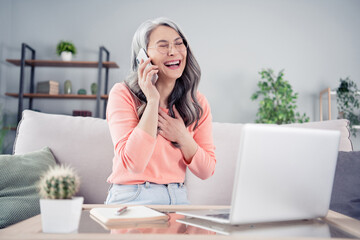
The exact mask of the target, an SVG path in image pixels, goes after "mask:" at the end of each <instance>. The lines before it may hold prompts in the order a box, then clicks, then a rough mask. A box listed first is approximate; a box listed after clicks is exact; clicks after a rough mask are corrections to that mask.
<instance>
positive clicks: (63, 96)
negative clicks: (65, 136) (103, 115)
mask: <svg viewBox="0 0 360 240" xmlns="http://www.w3.org/2000/svg"><path fill="white" fill-rule="evenodd" d="M5 95H6V96H10V97H15V98H18V97H19V94H18V93H5ZM23 96H24V98H54V99H96V95H80V94H44V93H24V95H23ZM101 99H108V95H101Z"/></svg>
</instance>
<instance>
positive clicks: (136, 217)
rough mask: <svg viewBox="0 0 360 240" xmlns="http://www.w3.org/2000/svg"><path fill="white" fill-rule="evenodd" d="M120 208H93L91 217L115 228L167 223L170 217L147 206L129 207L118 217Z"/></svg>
mask: <svg viewBox="0 0 360 240" xmlns="http://www.w3.org/2000/svg"><path fill="white" fill-rule="evenodd" d="M118 209H119V208H93V209H91V210H90V215H91V216H92V217H94V218H95V219H96V220H98V221H100V222H101V223H103V224H104V225H106V226H114V225H119V224H126V225H128V224H130V223H133V224H134V223H146V222H151V221H154V222H157V223H159V222H167V221H168V220H169V216H168V215H167V214H165V213H162V212H159V211H156V210H154V209H151V208H148V207H145V206H129V207H128V208H127V210H126V211H125V212H124V213H122V214H120V215H116V211H117V210H118Z"/></svg>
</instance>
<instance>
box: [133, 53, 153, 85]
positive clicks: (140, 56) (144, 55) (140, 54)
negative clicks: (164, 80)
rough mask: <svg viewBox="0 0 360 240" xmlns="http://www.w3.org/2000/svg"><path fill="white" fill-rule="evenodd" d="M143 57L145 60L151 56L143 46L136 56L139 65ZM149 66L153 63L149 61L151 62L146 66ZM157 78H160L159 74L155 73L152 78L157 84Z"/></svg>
mask: <svg viewBox="0 0 360 240" xmlns="http://www.w3.org/2000/svg"><path fill="white" fill-rule="evenodd" d="M141 59H142V60H144V62H145V61H146V60H148V59H149V57H148V55H147V53H146V51H145V49H143V48H141V49H140V51H139V54H138V55H137V57H136V62H137V63H138V65H139V64H140V62H141ZM149 66H152V64H151V63H149V64H148V65H147V66H146V68H148V67H149ZM146 68H145V69H146ZM157 80H158V75H157V74H154V75H153V77H152V79H151V82H152V84H155V83H156V81H157Z"/></svg>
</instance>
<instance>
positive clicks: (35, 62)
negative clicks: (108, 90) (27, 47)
mask: <svg viewBox="0 0 360 240" xmlns="http://www.w3.org/2000/svg"><path fill="white" fill-rule="evenodd" d="M6 61H7V62H9V63H12V64H14V65H15V66H20V64H21V60H20V59H6ZM25 66H34V67H83V68H97V67H98V62H95V61H93V62H89V61H54V60H25ZM103 67H104V68H119V66H118V65H117V64H116V63H115V62H103Z"/></svg>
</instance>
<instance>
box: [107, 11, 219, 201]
mask: <svg viewBox="0 0 360 240" xmlns="http://www.w3.org/2000/svg"><path fill="white" fill-rule="evenodd" d="M141 48H144V49H145V50H146V52H147V54H148V56H149V59H148V60H147V61H145V62H144V61H143V60H141V61H140V63H137V61H136V56H137V55H138V53H139V51H140V49H141ZM150 62H151V63H152V66H147V65H148V64H149V63H150ZM131 63H132V69H131V73H130V75H129V77H128V78H127V79H126V80H125V83H117V84H115V85H114V87H113V88H112V89H111V91H110V94H109V100H108V106H107V114H106V115H107V121H108V124H109V129H110V133H111V137H112V141H113V143H114V153H115V156H114V159H113V168H112V173H111V175H110V176H109V178H108V180H107V181H108V182H109V183H111V187H110V189H109V193H108V196H107V199H106V204H123V203H126V204H162V205H167V204H189V202H188V200H187V194H186V188H185V186H184V184H183V183H184V179H185V171H186V168H187V167H188V168H189V169H190V170H191V172H192V173H194V174H195V175H196V176H198V177H199V178H201V179H206V178H208V177H210V176H211V175H212V174H213V173H214V169H215V163H216V159H215V154H214V148H215V147H214V145H213V139H212V127H211V121H212V118H211V112H210V106H209V104H208V102H207V100H206V99H205V97H204V96H203V95H202V94H201V93H199V92H198V91H197V86H198V84H199V81H200V67H199V65H198V63H197V62H196V60H195V58H194V56H193V54H192V52H191V49H190V47H189V45H188V42H187V40H186V38H185V36H184V35H183V33H182V32H181V31H180V29H179V28H178V27H177V26H176V24H175V23H174V22H172V21H170V20H169V19H166V18H158V19H154V20H148V21H146V22H144V23H143V24H142V25H141V26H140V27H139V28H138V30H137V31H136V33H135V35H134V38H133V42H132V57H131ZM155 74H157V75H158V79H157V81H156V83H155V84H153V82H152V78H153V76H154V75H155Z"/></svg>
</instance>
